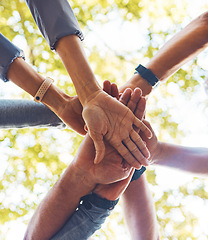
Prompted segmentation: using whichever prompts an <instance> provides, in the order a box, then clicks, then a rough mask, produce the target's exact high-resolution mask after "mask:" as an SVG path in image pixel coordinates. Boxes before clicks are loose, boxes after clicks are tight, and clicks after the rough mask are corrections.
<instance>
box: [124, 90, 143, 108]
mask: <svg viewBox="0 0 208 240" xmlns="http://www.w3.org/2000/svg"><path fill="white" fill-rule="evenodd" d="M141 96H142V91H141V89H140V88H135V89H134V91H133V92H132V94H131V98H130V100H129V102H128V104H127V107H128V108H129V109H130V110H131V111H132V112H134V111H135V109H136V107H137V105H138V104H139V101H140V99H141Z"/></svg>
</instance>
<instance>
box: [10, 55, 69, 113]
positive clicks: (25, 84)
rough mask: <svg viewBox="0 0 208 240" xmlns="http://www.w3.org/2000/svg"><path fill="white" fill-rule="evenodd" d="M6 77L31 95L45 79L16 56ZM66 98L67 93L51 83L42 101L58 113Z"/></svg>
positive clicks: (67, 97) (33, 94)
mask: <svg viewBox="0 0 208 240" xmlns="http://www.w3.org/2000/svg"><path fill="white" fill-rule="evenodd" d="M7 78H8V79H9V80H10V81H12V82H13V83H15V84H16V85H17V86H19V87H20V88H22V89H23V90H25V91H26V92H28V93H29V94H30V95H32V96H33V97H34V96H35V94H36V92H37V91H38V89H39V87H40V85H41V84H42V83H43V81H44V79H45V77H43V76H42V75H40V74H39V73H37V72H36V71H35V70H34V69H33V68H32V67H31V66H30V65H29V64H27V63H26V62H25V61H24V60H23V59H22V58H16V59H15V60H14V62H13V63H11V64H10V66H9V70H8V72H7ZM68 99H69V96H68V95H66V94H65V93H64V92H63V91H61V90H60V89H59V88H57V87H56V86H55V85H54V84H52V85H51V86H50V87H49V89H48V90H47V92H46V93H45V95H44V97H43V99H42V103H43V104H45V105H46V106H47V107H49V108H50V109H51V110H52V111H53V112H55V113H56V114H57V115H58V114H59V112H61V111H62V107H63V106H64V104H65V103H66V100H68Z"/></svg>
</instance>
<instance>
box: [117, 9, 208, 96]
mask: <svg viewBox="0 0 208 240" xmlns="http://www.w3.org/2000/svg"><path fill="white" fill-rule="evenodd" d="M207 46H208V12H205V13H203V14H202V15H201V16H199V17H198V18H196V19H195V20H193V21H192V22H191V23H190V24H188V25H187V26H186V27H185V28H184V29H182V30H181V31H180V32H179V33H177V34H176V35H175V36H174V37H173V38H171V39H170V40H169V41H168V42H167V43H166V44H165V45H164V46H163V47H162V48H161V49H160V50H159V51H158V52H157V54H156V55H155V56H154V57H153V58H152V59H151V60H150V62H149V63H148V64H146V67H147V68H148V69H150V70H151V71H152V72H153V73H154V75H155V76H157V78H158V79H159V80H160V81H161V82H162V81H165V80H166V79H167V78H169V77H170V76H171V75H172V74H173V73H174V72H176V71H177V70H178V69H179V68H180V67H181V66H182V65H183V64H184V63H186V62H188V61H190V60H191V59H193V58H194V57H196V56H197V55H198V54H199V53H200V52H201V51H202V50H204V49H205V48H206V47H207ZM126 87H131V88H132V89H134V88H135V87H139V88H141V89H142V92H143V94H144V95H148V94H149V93H150V92H151V91H152V87H151V85H150V84H148V83H147V81H146V80H145V79H143V78H142V77H141V76H140V75H139V74H134V76H133V77H132V78H131V79H130V80H129V81H128V82H127V83H126V84H125V85H124V86H123V87H122V88H121V91H123V90H124V89H125V88H126Z"/></svg>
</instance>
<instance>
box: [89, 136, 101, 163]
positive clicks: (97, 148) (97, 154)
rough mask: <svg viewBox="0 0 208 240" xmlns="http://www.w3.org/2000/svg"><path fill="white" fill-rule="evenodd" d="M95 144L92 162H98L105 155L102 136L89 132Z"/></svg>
mask: <svg viewBox="0 0 208 240" xmlns="http://www.w3.org/2000/svg"><path fill="white" fill-rule="evenodd" d="M89 134H90V137H91V138H92V140H93V142H94V146H95V159H94V164H98V163H100V162H101V161H102V159H103V158H104V155H105V144H104V142H103V136H102V135H101V134H92V133H91V132H89Z"/></svg>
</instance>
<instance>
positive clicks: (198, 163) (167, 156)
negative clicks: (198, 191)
mask: <svg viewBox="0 0 208 240" xmlns="http://www.w3.org/2000/svg"><path fill="white" fill-rule="evenodd" d="M159 144H160V145H161V146H160V149H161V150H160V153H159V154H158V155H157V156H155V159H153V162H154V163H155V164H158V165H162V166H168V167H173V168H176V169H179V170H183V171H188V172H192V173H196V174H202V175H208V148H194V147H183V146H178V145H173V144H168V143H162V142H160V143H159Z"/></svg>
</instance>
